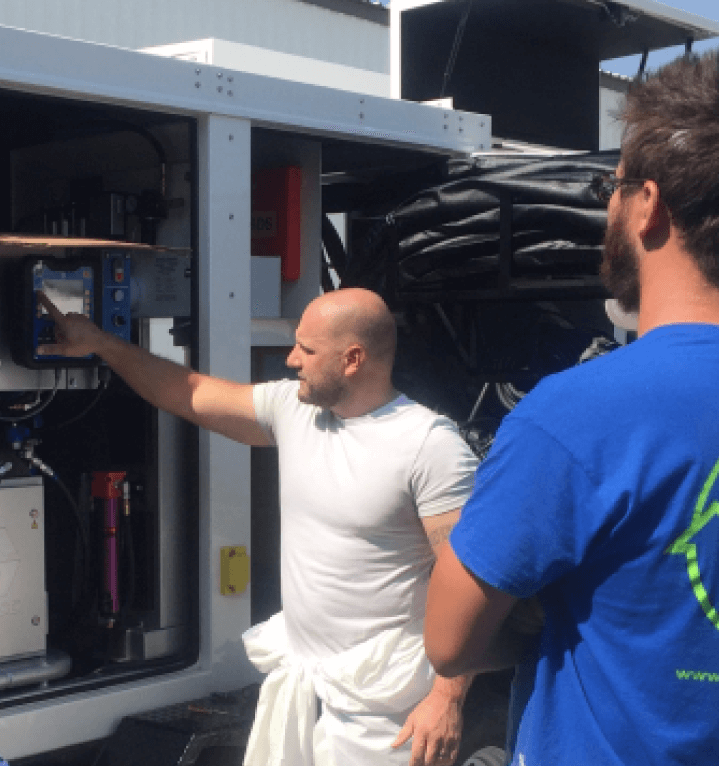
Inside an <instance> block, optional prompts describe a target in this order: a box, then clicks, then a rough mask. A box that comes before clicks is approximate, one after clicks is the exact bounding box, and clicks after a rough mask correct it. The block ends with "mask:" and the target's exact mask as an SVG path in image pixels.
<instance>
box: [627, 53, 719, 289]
mask: <svg viewBox="0 0 719 766" xmlns="http://www.w3.org/2000/svg"><path fill="white" fill-rule="evenodd" d="M622 118H623V120H624V123H625V129H624V137H623V139H622V162H623V167H624V174H625V175H626V176H627V177H632V178H647V179H651V180H653V181H655V182H656V184H657V186H658V187H659V191H660V193H661V197H662V200H663V201H664V203H665V204H666V206H667V208H668V209H669V211H670V213H671V215H672V221H673V223H674V225H675V226H676V227H677V229H678V231H679V232H680V235H681V237H682V241H683V244H684V248H685V249H686V251H687V253H689V254H690V255H691V256H693V257H694V259H695V261H696V262H697V265H698V266H699V269H700V270H701V273H702V274H703V275H704V277H705V278H706V279H707V281H708V282H709V283H710V284H712V285H713V286H715V287H719V51H711V52H709V53H706V54H704V55H703V56H702V57H698V56H694V55H691V56H683V57H682V58H680V59H677V60H676V61H674V62H672V63H671V64H668V65H667V66H665V67H663V68H662V69H660V70H658V71H657V72H656V73H654V74H652V75H651V76H650V77H649V78H648V79H647V80H646V81H644V82H636V83H634V84H633V85H632V86H631V87H630V89H629V92H628V93H627V99H626V104H625V107H624V109H623V113H622ZM622 191H623V193H626V194H630V193H631V190H630V189H627V190H626V191H625V190H622Z"/></svg>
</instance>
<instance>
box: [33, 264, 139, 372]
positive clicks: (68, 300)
mask: <svg viewBox="0 0 719 766" xmlns="http://www.w3.org/2000/svg"><path fill="white" fill-rule="evenodd" d="M130 263H131V261H130V257H129V255H127V254H126V253H124V252H122V251H117V252H112V251H111V252H106V253H103V254H102V256H101V257H100V258H97V257H95V258H88V259H87V260H85V259H83V261H82V262H80V261H78V260H77V259H73V260H68V259H59V258H42V259H39V258H38V259H33V261H32V262H31V263H29V264H27V268H28V270H29V279H28V280H27V282H26V284H28V286H29V287H30V290H29V291H27V294H26V296H27V298H28V300H27V302H26V307H27V309H28V311H27V314H29V316H26V320H27V319H29V324H26V332H25V333H24V337H25V344H24V346H25V347H24V348H23V350H22V351H23V353H22V357H23V360H22V361H23V363H24V364H27V365H28V366H29V367H34V368H47V367H50V368H53V367H54V368H57V367H83V366H94V365H97V364H99V363H100V362H99V360H98V359H97V358H96V357H94V356H93V355H89V356H84V357H65V356H60V355H42V356H41V355H39V354H38V353H37V347H38V346H39V345H46V344H52V343H53V341H54V339H55V323H54V321H53V320H52V319H51V318H50V316H49V314H48V313H47V311H46V310H45V308H44V307H43V306H42V305H40V303H39V302H38V300H37V296H36V291H37V290H42V291H43V292H44V293H45V294H46V295H47V297H48V298H49V299H50V300H51V301H52V302H53V303H54V304H55V306H57V308H58V309H59V310H60V311H61V312H62V313H63V314H67V313H75V314H83V315H84V316H86V317H87V318H88V319H90V320H91V321H93V322H95V324H97V325H98V326H99V327H101V328H102V329H103V330H106V331H107V332H110V333H112V334H113V335H117V336H118V337H119V338H122V339H123V340H127V341H129V340H130V327H131V316H130V306H131V299H130Z"/></svg>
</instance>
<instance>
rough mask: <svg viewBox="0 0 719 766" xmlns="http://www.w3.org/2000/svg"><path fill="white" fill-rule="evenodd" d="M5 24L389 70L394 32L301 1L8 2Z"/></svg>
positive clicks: (131, 43) (1, 11)
mask: <svg viewBox="0 0 719 766" xmlns="http://www.w3.org/2000/svg"><path fill="white" fill-rule="evenodd" d="M0 24H2V25H5V26H12V27H17V28H20V29H28V30H34V31H37V32H44V33H46V34H54V35H61V36H63V37H69V38H73V39H76V40H88V41H92V42H97V43H103V44H106V45H117V46H120V47H123V48H131V49H139V48H147V47H149V46H153V45H167V44H169V43H179V42H183V41H185V40H197V39H199V38H206V37H220V38H225V39H229V40H233V41H235V42H239V43H245V44H247V45H257V46H260V47H263V48H271V49H274V50H278V51H283V52H285V53H292V54H295V55H298V56H311V57H313V58H319V59H323V60H325V61H329V62H334V63H337V64H344V65H346V66H351V67H358V68H360V69H368V70H371V71H376V72H388V71H389V37H388V30H387V27H385V26H383V25H381V24H377V23H375V22H372V21H368V20H365V19H360V18H356V17H354V16H350V15H347V14H342V13H336V12H333V11H331V10H328V9H326V8H322V7H319V6H316V5H312V4H308V3H302V2H298V0H202V2H198V1H197V0H152V2H146V0H123V1H122V2H120V1H119V0H112V1H110V0H63V2H59V1H58V0H33V1H32V2H22V1H21V0H4V2H0Z"/></svg>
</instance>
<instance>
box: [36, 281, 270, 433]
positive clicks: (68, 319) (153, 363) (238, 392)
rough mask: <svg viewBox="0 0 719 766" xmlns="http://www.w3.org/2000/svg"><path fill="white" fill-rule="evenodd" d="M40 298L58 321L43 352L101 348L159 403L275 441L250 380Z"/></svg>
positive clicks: (226, 429)
mask: <svg viewBox="0 0 719 766" xmlns="http://www.w3.org/2000/svg"><path fill="white" fill-rule="evenodd" d="M37 299H38V302H40V303H41V304H42V305H43V306H44V307H45V308H46V309H47V311H48V313H49V314H50V316H51V317H52V319H53V321H54V322H55V343H54V344H52V345H47V346H41V347H40V348H39V349H38V353H41V354H59V355H62V356H77V357H80V356H86V355H88V354H96V355H97V356H99V357H100V358H101V359H103V360H104V361H105V362H106V363H107V365H108V366H109V367H110V368H111V369H112V370H113V371H114V372H116V373H117V374H118V375H119V376H120V377H121V378H122V379H123V380H124V381H125V382H126V383H127V384H128V385H129V386H130V388H132V389H133V390H134V391H135V392H136V393H137V394H138V395H139V396H141V397H142V398H143V399H145V400H146V401H148V402H149V403H150V404H152V405H154V406H155V407H159V408H160V409H162V410H166V411H167V412H171V413H172V414H173V415H177V416H179V417H181V418H184V419H185V420H189V421H190V422H191V423H194V424H196V425H198V426H201V427H202V428H206V429H207V430H209V431H215V432H217V433H219V434H223V435H224V436H227V437H229V438H230V439H234V440H235V441H239V442H242V443H244V444H252V445H256V446H265V445H269V444H271V443H272V441H271V439H270V437H269V436H268V435H267V433H266V432H265V431H264V429H262V427H261V426H260V425H259V423H257V421H256V419H255V407H254V403H253V400H252V386H251V385H249V384H241V383H235V382H233V381H229V380H222V379H220V378H213V377H211V376H209V375H201V374H200V373H197V372H194V371H193V370H190V369H189V368H187V367H183V366H182V365H180V364H175V363H174V362H171V361H169V360H167V359H162V358H160V357H158V356H155V355H154V354H151V353H150V352H149V351H146V350H145V349H142V348H139V347H138V346H134V345H132V344H131V343H126V342H125V341H124V340H122V339H121V338H118V337H116V336H114V335H112V334H111V333H107V332H105V331H103V330H101V329H100V328H99V327H97V326H96V325H95V324H94V323H93V322H91V321H90V320H89V319H87V318H86V317H84V316H81V315H80V314H67V315H64V314H62V313H61V312H60V311H59V310H58V309H57V307H56V306H55V305H54V304H53V303H52V302H51V301H50V300H49V298H48V297H47V296H46V295H45V294H44V293H42V292H38V293H37Z"/></svg>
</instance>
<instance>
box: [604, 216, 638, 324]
mask: <svg viewBox="0 0 719 766" xmlns="http://www.w3.org/2000/svg"><path fill="white" fill-rule="evenodd" d="M601 276H602V281H603V282H604V285H605V287H606V288H607V289H608V290H609V292H610V293H611V294H612V295H613V296H614V297H615V298H616V299H617V303H619V305H620V306H621V307H622V309H624V311H626V312H629V313H634V312H637V311H639V256H638V254H637V251H636V248H635V247H634V245H633V244H632V242H631V241H630V239H629V237H628V236H627V230H626V226H625V222H624V218H623V217H621V216H619V217H617V219H616V220H615V221H612V222H611V223H610V224H609V225H608V226H607V231H606V234H605V235H604V257H603V259H602V268H601Z"/></svg>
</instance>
